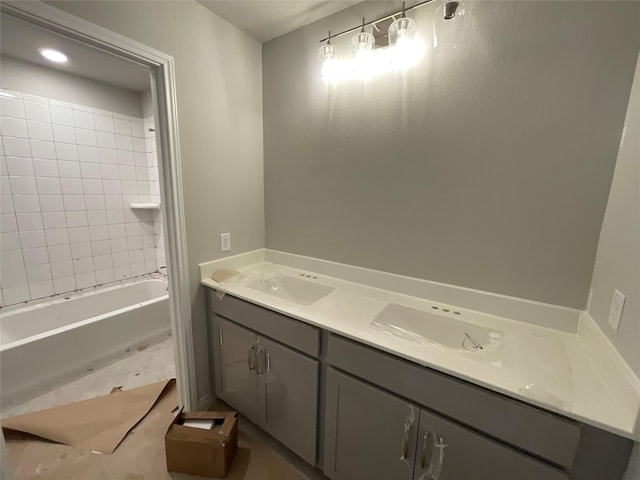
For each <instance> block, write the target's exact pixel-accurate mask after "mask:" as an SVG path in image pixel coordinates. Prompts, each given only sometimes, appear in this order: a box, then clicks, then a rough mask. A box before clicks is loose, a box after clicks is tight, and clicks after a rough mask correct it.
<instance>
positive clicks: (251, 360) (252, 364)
mask: <svg viewBox="0 0 640 480" xmlns="http://www.w3.org/2000/svg"><path fill="white" fill-rule="evenodd" d="M247 363H248V364H249V371H250V372H251V371H255V369H256V346H255V345H251V347H249V354H248V357H247Z"/></svg>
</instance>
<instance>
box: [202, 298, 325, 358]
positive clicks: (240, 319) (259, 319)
mask: <svg viewBox="0 0 640 480" xmlns="http://www.w3.org/2000/svg"><path fill="white" fill-rule="evenodd" d="M210 295H211V297H210V298H211V305H212V307H213V311H214V313H217V314H218V315H220V316H222V317H226V318H228V319H229V320H233V321H234V322H236V323H239V324H240V325H244V326H245V327H247V328H250V329H251V330H254V331H256V332H258V333H261V334H263V335H265V336H267V337H271V338H273V339H274V340H278V341H279V342H282V343H284V344H285V345H289V346H291V347H292V348H295V349H296V350H299V351H301V352H303V353H306V354H307V355H311V356H312V357H316V358H317V357H318V353H319V349H320V330H318V329H317V328H315V327H312V326H310V325H307V324H305V323H302V322H300V321H298V320H294V319H293V318H289V317H287V316H285V315H281V314H279V313H276V312H273V311H271V310H267V309H266V308H262V307H259V306H257V305H254V304H252V303H249V302H246V301H244V300H240V299H239V298H236V297H233V296H231V295H225V296H224V297H223V298H222V300H220V299H219V298H218V297H217V295H216V294H215V291H213V290H212V291H211V293H210Z"/></svg>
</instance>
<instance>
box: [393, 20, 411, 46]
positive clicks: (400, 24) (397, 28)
mask: <svg viewBox="0 0 640 480" xmlns="http://www.w3.org/2000/svg"><path fill="white" fill-rule="evenodd" d="M415 33H416V22H414V21H413V20H412V19H411V18H407V17H400V18H399V19H397V20H396V21H395V22H393V23H392V24H391V26H390V27H389V45H390V46H392V47H393V46H395V45H397V44H398V43H399V42H405V44H406V42H407V41H411V40H413V37H414V36H415ZM401 39H402V40H401Z"/></svg>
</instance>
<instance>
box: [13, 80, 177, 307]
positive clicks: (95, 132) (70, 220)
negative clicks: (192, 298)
mask: <svg viewBox="0 0 640 480" xmlns="http://www.w3.org/2000/svg"><path fill="white" fill-rule="evenodd" d="M2 92H3V93H4V94H8V95H13V96H12V97H10V96H5V95H3V96H0V102H1V103H0V140H1V141H0V147H1V150H0V181H1V183H0V202H1V203H0V235H1V237H0V305H12V304H15V303H20V302H25V301H28V300H33V299H38V298H44V297H47V296H51V295H54V294H59V293H67V292H70V291H73V290H76V289H81V288H86V287H93V286H96V285H101V284H104V283H109V282H113V281H117V280H121V279H124V278H128V277H132V276H138V275H144V274H147V273H151V272H155V271H158V270H159V268H161V267H162V268H164V267H165V266H166V262H165V254H164V241H163V237H162V220H161V215H160V213H159V212H158V211H147V210H142V211H140V210H132V209H130V208H129V205H130V203H131V202H149V201H160V188H159V183H158V167H157V155H156V152H155V150H156V148H155V135H154V133H153V132H149V128H153V119H152V118H146V119H141V118H134V117H128V116H125V115H120V114H116V113H109V112H105V111H103V110H99V111H97V110H94V109H92V108H89V107H86V106H82V105H75V104H73V105H72V104H69V103H66V102H61V101H56V100H53V99H46V98H42V97H36V96H33V95H21V94H20V93H17V92H12V91H5V90H3V91H2Z"/></svg>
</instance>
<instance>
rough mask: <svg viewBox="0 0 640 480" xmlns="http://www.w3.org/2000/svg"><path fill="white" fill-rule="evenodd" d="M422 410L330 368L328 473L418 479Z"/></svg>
mask: <svg viewBox="0 0 640 480" xmlns="http://www.w3.org/2000/svg"><path fill="white" fill-rule="evenodd" d="M419 415H420V410H419V408H418V407H416V406H414V405H412V404H410V403H408V402H406V401H404V400H401V399H399V398H397V397H395V396H393V395H389V394H388V393H386V392H383V391H382V390H379V389H377V388H374V387H372V386H370V385H367V384H365V383H363V382H361V381H359V380H356V379H354V378H352V377H350V376H348V375H345V374H343V373H341V372H338V371H337V370H334V369H333V368H329V369H328V371H327V389H326V411H325V439H324V440H325V441H324V467H323V470H324V473H325V475H327V476H328V477H329V478H331V479H333V480H362V479H367V480H410V479H412V478H413V466H414V456H415V447H416V438H417V431H418V428H417V427H418V419H419ZM478 478H482V477H478ZM456 480H460V479H456Z"/></svg>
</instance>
